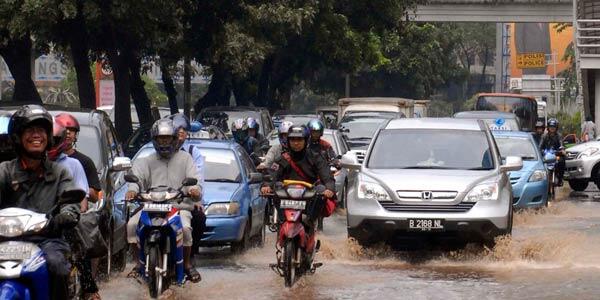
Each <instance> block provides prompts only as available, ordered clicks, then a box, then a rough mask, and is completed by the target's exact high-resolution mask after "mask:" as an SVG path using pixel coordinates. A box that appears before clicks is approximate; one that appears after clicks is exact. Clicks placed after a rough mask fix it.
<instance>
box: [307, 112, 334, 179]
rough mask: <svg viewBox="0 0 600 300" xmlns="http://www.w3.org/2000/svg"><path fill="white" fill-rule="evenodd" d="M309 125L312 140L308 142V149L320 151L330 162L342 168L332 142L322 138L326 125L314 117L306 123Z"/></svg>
mask: <svg viewBox="0 0 600 300" xmlns="http://www.w3.org/2000/svg"><path fill="white" fill-rule="evenodd" d="M306 126H307V127H308V131H309V134H310V141H309V143H308V149H310V150H311V151H313V152H315V153H318V154H320V155H322V156H323V158H325V161H327V162H328V163H329V164H331V165H332V166H334V167H336V168H340V167H341V166H340V162H339V160H338V159H337V155H336V154H335V150H333V147H332V146H331V144H330V143H329V142H328V141H326V140H324V139H323V138H322V136H323V131H324V130H325V125H324V124H323V122H321V120H318V119H313V120H310V121H308V124H306Z"/></svg>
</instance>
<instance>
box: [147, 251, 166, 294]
mask: <svg viewBox="0 0 600 300" xmlns="http://www.w3.org/2000/svg"><path fill="white" fill-rule="evenodd" d="M146 253H148V254H147V255H148V291H149V292H150V297H151V298H157V297H158V295H160V293H161V292H162V279H163V278H162V275H161V274H160V272H157V271H156V268H158V267H160V266H162V264H161V262H160V260H161V255H160V251H159V247H158V246H157V245H153V246H151V247H149V248H148V249H147V252H146Z"/></svg>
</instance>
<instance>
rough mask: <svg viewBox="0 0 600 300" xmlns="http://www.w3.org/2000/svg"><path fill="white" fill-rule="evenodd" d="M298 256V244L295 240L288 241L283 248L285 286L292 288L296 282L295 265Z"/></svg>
mask: <svg viewBox="0 0 600 300" xmlns="http://www.w3.org/2000/svg"><path fill="white" fill-rule="evenodd" d="M295 254H296V243H294V240H292V239H288V240H286V241H285V245H284V248H283V268H284V270H283V276H284V278H285V286H286V287H291V286H292V285H293V284H294V281H296V266H295V265H294V256H295Z"/></svg>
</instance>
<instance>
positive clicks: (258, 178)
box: [248, 172, 264, 183]
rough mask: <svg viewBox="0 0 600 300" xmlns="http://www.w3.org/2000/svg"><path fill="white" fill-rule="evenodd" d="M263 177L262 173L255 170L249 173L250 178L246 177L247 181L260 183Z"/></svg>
mask: <svg viewBox="0 0 600 300" xmlns="http://www.w3.org/2000/svg"><path fill="white" fill-rule="evenodd" d="M263 179H264V177H263V174H261V173H257V172H256V173H255V172H252V173H250V178H249V179H248V182H250V183H260V182H262V181H263Z"/></svg>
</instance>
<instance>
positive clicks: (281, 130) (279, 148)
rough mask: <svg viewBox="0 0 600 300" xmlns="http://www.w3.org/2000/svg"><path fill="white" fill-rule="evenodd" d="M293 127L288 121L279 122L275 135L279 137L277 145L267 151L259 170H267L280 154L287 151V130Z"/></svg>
mask: <svg viewBox="0 0 600 300" xmlns="http://www.w3.org/2000/svg"><path fill="white" fill-rule="evenodd" d="M293 125H294V124H293V123H292V122H290V121H283V122H281V124H279V127H278V128H277V133H278V136H279V145H275V146H273V147H271V148H270V149H269V151H268V152H267V155H265V161H263V162H262V163H261V164H260V165H259V169H267V168H268V167H270V166H271V165H272V164H273V163H274V162H275V161H276V160H278V159H279V158H280V157H281V153H283V152H284V151H288V141H287V135H288V130H289V129H290V127H292V126H293Z"/></svg>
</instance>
